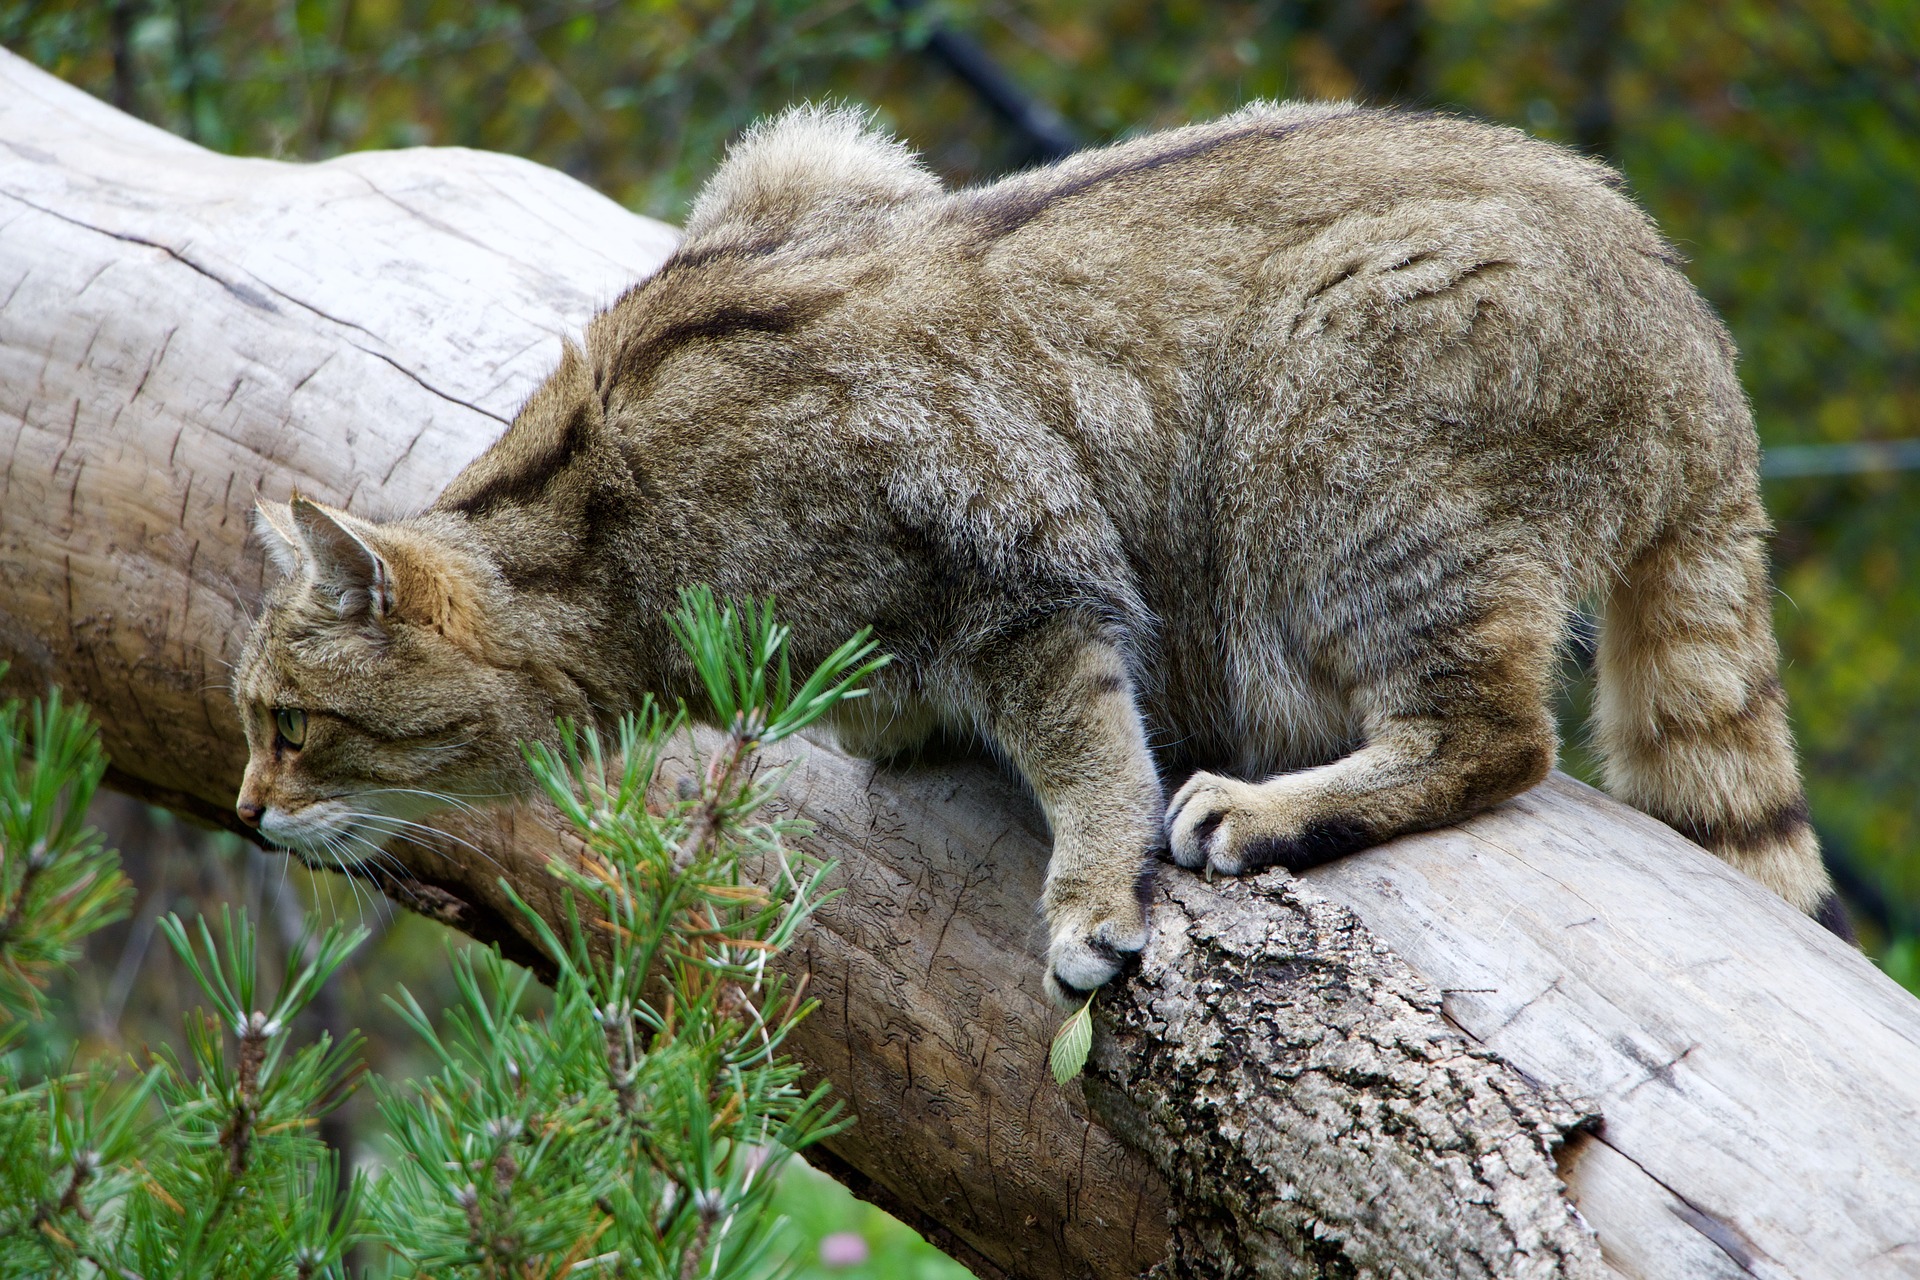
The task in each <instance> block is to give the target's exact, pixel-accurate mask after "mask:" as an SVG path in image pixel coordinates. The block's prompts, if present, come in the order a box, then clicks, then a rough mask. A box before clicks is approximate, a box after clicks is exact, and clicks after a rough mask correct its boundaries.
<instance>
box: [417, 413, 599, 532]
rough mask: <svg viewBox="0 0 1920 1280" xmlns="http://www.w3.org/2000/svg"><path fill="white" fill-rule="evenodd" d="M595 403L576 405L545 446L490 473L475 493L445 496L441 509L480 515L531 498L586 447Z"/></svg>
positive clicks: (539, 493) (544, 488)
mask: <svg viewBox="0 0 1920 1280" xmlns="http://www.w3.org/2000/svg"><path fill="white" fill-rule="evenodd" d="M595 407H596V406H594V405H592V404H589V403H581V404H576V405H574V406H573V411H572V412H571V413H569V414H568V415H567V421H566V425H565V426H564V427H562V428H561V430H560V433H559V434H558V435H556V436H554V437H553V439H552V440H550V441H549V442H548V445H547V447H546V448H545V449H543V450H541V451H540V452H539V453H537V454H535V455H534V456H533V457H532V458H531V459H529V460H528V461H527V462H526V463H524V464H523V465H521V466H519V467H517V468H515V469H514V470H512V471H499V472H495V473H494V474H493V475H490V476H488V477H487V478H486V479H485V480H483V481H481V482H480V486H479V488H477V489H475V490H474V491H473V492H472V493H468V494H464V495H458V496H455V497H454V498H453V500H452V501H451V502H447V501H446V500H445V499H442V504H444V505H442V506H441V509H442V510H445V511H457V512H460V513H461V514H462V515H468V516H479V515H485V514H486V513H487V512H489V511H493V510H495V509H497V508H499V507H503V506H508V505H513V504H524V503H529V502H532V501H533V500H534V499H536V498H538V497H539V496H540V495H541V494H543V493H545V492H546V490H547V486H548V485H549V484H551V483H553V479H554V477H555V476H557V475H559V474H560V473H561V472H562V471H564V470H566V468H567V464H568V463H570V462H572V461H573V460H574V458H575V457H576V456H577V455H578V454H579V453H580V451H581V450H582V449H584V448H585V447H586V445H587V440H588V438H589V437H590V436H591V435H592V433H593V422H592V419H593V413H592V410H593V409H594V408H595ZM497 447H498V446H496V448H497Z"/></svg>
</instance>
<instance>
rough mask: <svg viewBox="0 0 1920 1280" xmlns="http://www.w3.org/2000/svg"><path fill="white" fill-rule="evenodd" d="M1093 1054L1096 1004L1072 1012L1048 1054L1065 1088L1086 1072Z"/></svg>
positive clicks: (1054, 1076) (1054, 1034)
mask: <svg viewBox="0 0 1920 1280" xmlns="http://www.w3.org/2000/svg"><path fill="white" fill-rule="evenodd" d="M1092 1052H1093V1001H1092V1000H1091V999H1089V1000H1088V1001H1087V1002H1086V1003H1085V1004H1083V1005H1081V1006H1080V1007H1079V1008H1078V1009H1075V1010H1074V1011H1073V1014H1072V1016H1071V1017H1069V1018H1068V1019H1067V1020H1066V1021H1065V1022H1063V1023H1061V1024H1060V1029H1059V1030H1058V1031H1056V1032H1054V1033H1053V1047H1052V1048H1051V1049H1049V1050H1048V1051H1047V1065H1048V1066H1049V1067H1051V1068H1052V1070H1053V1078H1054V1080H1055V1081H1056V1082H1058V1083H1059V1084H1060V1085H1061V1086H1062V1087H1065V1085H1066V1084H1067V1082H1068V1081H1070V1080H1072V1079H1073V1078H1074V1077H1075V1076H1077V1075H1079V1074H1080V1073H1081V1072H1082V1071H1083V1070H1085V1069H1086V1065H1087V1055H1088V1054H1089V1053H1092Z"/></svg>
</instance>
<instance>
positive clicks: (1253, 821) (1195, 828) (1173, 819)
mask: <svg viewBox="0 0 1920 1280" xmlns="http://www.w3.org/2000/svg"><path fill="white" fill-rule="evenodd" d="M1298 778H1299V775H1291V776H1283V777H1279V778H1274V779H1271V780H1270V781H1267V782H1242V781H1240V780H1238V779H1236V778H1227V777H1222V776H1221V775H1219V774H1217V773H1196V774H1194V775H1193V777H1191V778H1189V779H1188V780H1187V784H1186V785H1185V786H1184V787H1181V788H1180V790H1179V792H1178V794H1176V795H1175V796H1174V797H1173V803H1172V804H1170V805H1168V806H1167V844H1168V847H1169V849H1170V850H1171V852H1172V854H1173V860H1174V861H1175V862H1177V863H1179V864H1180V865H1181V866H1183V867H1186V868H1188V869H1190V870H1194V871H1198V870H1200V869H1201V868H1203V867H1204V868H1205V869H1206V870H1207V871H1209V872H1218V873H1220V874H1221V875H1228V876H1242V875H1251V874H1252V873H1253V872H1256V871H1261V870H1264V869H1265V868H1267V867H1272V866H1281V867H1286V868H1287V869H1288V870H1290V871H1303V870H1305V869H1306V868H1308V867H1313V866H1318V865H1319V864H1320V863H1322V862H1327V861H1330V860H1331V859H1333V858H1338V857H1340V856H1342V855H1344V854H1348V853H1352V852H1353V851H1354V850H1356V849H1364V848H1366V847H1367V846H1368V845H1369V844H1372V843H1374V841H1375V839H1377V837H1375V836H1374V835H1373V833H1372V832H1371V831H1369V829H1368V828H1367V826H1366V824H1364V823H1362V822H1360V821H1358V820H1357V819H1354V818H1352V817H1350V816H1347V815H1344V814H1337V813H1336V814H1328V813H1325V812H1324V807H1325V801H1324V799H1323V798H1322V797H1320V796H1318V795H1316V794H1315V793H1314V791H1313V790H1312V789H1310V788H1309V787H1307V786H1305V785H1302V784H1301V783H1300V782H1299V781H1298Z"/></svg>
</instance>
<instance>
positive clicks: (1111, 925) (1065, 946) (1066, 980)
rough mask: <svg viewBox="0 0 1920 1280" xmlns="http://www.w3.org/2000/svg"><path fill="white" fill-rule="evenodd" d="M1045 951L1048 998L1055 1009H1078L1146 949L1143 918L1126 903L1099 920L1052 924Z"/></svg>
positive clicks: (1136, 907) (1134, 905) (1135, 905)
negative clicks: (1061, 1007)
mask: <svg viewBox="0 0 1920 1280" xmlns="http://www.w3.org/2000/svg"><path fill="white" fill-rule="evenodd" d="M1052 933H1053V939H1052V942H1051V944H1050V945H1049V946H1048V947H1047V978H1046V987H1047V997H1048V999H1050V1000H1052V1001H1053V1002H1054V1003H1056V1004H1059V1005H1078V1004H1083V1003H1085V1002H1086V999H1087V997H1088V996H1090V995H1092V994H1093V993H1094V992H1095V991H1097V990H1099V989H1100V988H1101V987H1103V986H1105V985H1106V984H1107V983H1108V982H1111V981H1112V980H1113V979H1114V978H1116V977H1118V976H1119V974H1120V972H1121V971H1122V970H1123V969H1125V968H1127V967H1128V966H1129V965H1131V964H1132V963H1134V961H1135V960H1136V959H1137V958H1138V956H1139V954H1140V953H1141V952H1142V951H1144V950H1146V946H1147V914H1146V910H1145V908H1144V907H1143V906H1141V905H1140V904H1139V903H1134V902H1130V903H1128V904H1127V906H1126V908H1125V909H1123V910H1121V911H1120V912H1118V913H1117V914H1115V915H1110V916H1107V917H1106V918H1105V919H1100V920H1087V919H1067V920H1058V921H1055V923H1054V925H1053V929H1052Z"/></svg>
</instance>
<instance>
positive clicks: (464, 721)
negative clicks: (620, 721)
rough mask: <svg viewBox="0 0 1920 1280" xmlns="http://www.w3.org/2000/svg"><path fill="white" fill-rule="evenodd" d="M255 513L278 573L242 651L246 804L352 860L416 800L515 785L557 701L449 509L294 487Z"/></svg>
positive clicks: (403, 827)
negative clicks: (421, 509) (341, 507)
mask: <svg viewBox="0 0 1920 1280" xmlns="http://www.w3.org/2000/svg"><path fill="white" fill-rule="evenodd" d="M255 527H256V529H257V531H258V533H259V535H260V537H261V539H262V540H263V541H264V542H265V544H266V547H267V552H268V555H269V557H270V558H271V559H272V560H273V562H274V564H275V565H276V566H277V567H278V568H279V569H280V570H281V571H282V573H283V575H284V576H283V578H282V579H281V581H280V582H278V583H277V584H276V585H275V586H273V587H272V588H271V589H270V590H269V591H268V593H267V597H266V600H265V607H264V610H263V612H262V615H261V617H260V620H259V621H258V622H257V623H255V625H254V628H253V631H252V632H251V634H249V635H248V637H247V641H246V645H245V647H244V648H243V650H242V651H241V656H240V661H239V664H238V666H237V668H236V679H235V682H234V702H235V704H236V705H237V707H238V709H239V712H240V718H241V721H242V723H243V725H244V726H245V729H246V735H247V748H248V758H247V772H246V779H245V781H244V782H243V783H242V785H241V788H240V796H239V800H238V802H237V804H236V806H235V809H236V811H237V812H238V813H239V815H240V817H241V819H242V821H245V822H248V823H249V824H252V825H256V826H258V827H259V829H260V831H261V833H262V834H263V835H265V836H266V837H267V838H268V839H269V840H271V841H272V842H273V843H275V844H277V845H281V846H284V847H286V848H289V849H292V850H294V851H295V852H297V853H299V854H301V855H302V856H303V857H305V858H306V859H307V860H308V861H310V862H320V863H328V864H333V865H351V864H354V863H357V862H361V861H364V860H366V859H368V858H371V857H374V856H375V855H376V854H377V853H378V852H379V850H380V849H381V848H382V847H383V846H385V845H386V844H388V843H389V842H390V841H395V840H404V839H406V838H407V837H408V836H409V834H410V833H413V832H417V831H419V830H420V828H418V827H416V826H414V825H412V824H416V823H418V822H419V821H420V819H422V818H423V817H425V816H426V815H428V814H430V813H432V812H434V811H435V810H438V809H443V808H446V807H448V806H455V805H458V806H464V805H468V804H472V803H476V802H479V801H484V800H487V799H492V798H496V797H500V796H503V795H505V794H508V793H511V792H513V791H515V790H519V789H521V788H523V787H524V785H525V779H526V777H527V773H526V768H525V765H524V764H523V763H522V761H521V758H520V747H519V744H520V742H521V741H523V740H525V739H529V738H535V737H543V736H550V735H551V730H552V724H553V717H554V715H555V713H556V712H557V711H564V712H570V713H573V714H578V708H574V707H569V706H565V705H558V704H556V701H555V698H554V696H553V694H552V691H551V689H550V688H545V687H543V684H545V683H546V682H543V681H541V680H540V679H539V677H538V668H539V667H540V665H541V664H539V663H537V662H534V663H529V662H528V661H526V655H525V654H524V653H523V652H518V651H516V647H515V646H514V645H513V643H512V633H513V631H514V628H513V627H512V626H510V625H508V623H507V620H506V618H505V617H503V614H504V613H506V612H507V611H508V610H507V599H508V596H507V593H506V590H505V588H504V587H503V586H502V585H501V584H500V582H499V579H498V575H497V574H496V573H495V572H494V571H493V570H492V568H491V566H490V565H489V564H488V562H487V560H486V559H485V558H484V556H482V555H480V554H478V553H477V552H476V551H474V550H473V549H471V548H470V547H468V546H465V545H463V541H464V538H465V535H464V534H463V526H462V524H461V522H460V521H459V520H458V518H456V517H450V516H444V515H436V514H428V515H426V516H421V517H417V518H415V519H412V520H406V521H400V522H397V523H393V524H376V523H373V522H371V521H367V520H361V519H359V518H357V517H354V516H350V515H348V514H346V513H345V512H343V511H338V510H335V509H333V508H330V507H325V506H322V505H321V504H319V503H316V502H310V501H307V500H306V499H304V498H300V497H295V498H294V499H293V501H292V502H290V503H263V504H261V506H260V507H259V509H258V511H257V513H256V517H255Z"/></svg>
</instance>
